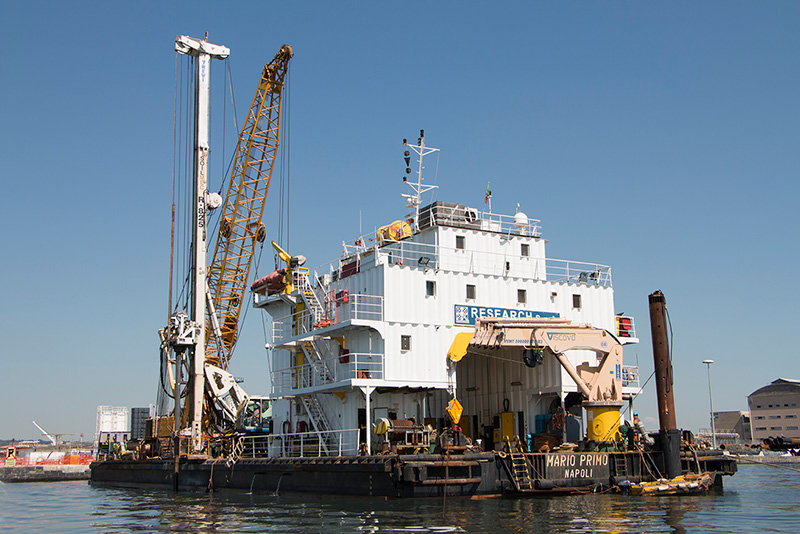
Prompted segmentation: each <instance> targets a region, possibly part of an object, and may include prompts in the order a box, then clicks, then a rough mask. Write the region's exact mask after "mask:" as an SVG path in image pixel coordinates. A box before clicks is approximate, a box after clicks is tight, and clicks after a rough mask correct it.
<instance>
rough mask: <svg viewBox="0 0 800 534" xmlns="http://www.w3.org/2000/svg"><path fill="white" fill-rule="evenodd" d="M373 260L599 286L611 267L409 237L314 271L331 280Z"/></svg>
mask: <svg viewBox="0 0 800 534" xmlns="http://www.w3.org/2000/svg"><path fill="white" fill-rule="evenodd" d="M374 264H386V265H397V266H403V267H411V268H417V269H440V270H444V271H452V272H459V273H471V274H483V275H490V276H515V277H520V278H530V279H534V280H544V281H549V282H566V283H573V284H587V285H596V286H603V287H610V286H611V285H612V280H611V267H609V266H607V265H601V264H599V263H590V262H582V261H571V260H558V259H551V258H536V257H532V256H522V255H521V254H509V253H498V252H481V251H477V250H470V249H455V248H446V247H441V246H436V245H430V244H426V243H416V242H413V241H409V240H404V241H397V242H393V243H389V244H385V245H383V246H375V247H373V248H370V249H366V250H364V251H362V252H359V253H356V254H353V255H351V256H347V257H344V258H342V259H340V260H337V261H335V262H332V263H329V264H325V265H323V266H321V267H319V268H318V269H317V272H320V273H323V274H327V275H328V276H329V277H330V280H331V281H336V280H343V279H345V278H347V277H349V276H352V275H354V274H356V273H358V272H360V271H361V268H362V266H363V267H364V268H366V267H368V266H372V265H374Z"/></svg>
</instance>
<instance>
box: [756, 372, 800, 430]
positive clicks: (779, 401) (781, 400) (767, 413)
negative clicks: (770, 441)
mask: <svg viewBox="0 0 800 534" xmlns="http://www.w3.org/2000/svg"><path fill="white" fill-rule="evenodd" d="M747 404H748V406H749V407H750V417H751V421H752V427H753V440H755V441H761V440H763V439H765V438H768V437H777V436H783V437H786V438H800V380H794V379H787V378H778V379H777V380H773V381H772V383H771V384H769V385H767V386H764V387H762V388H759V389H757V390H755V391H754V392H753V393H751V394H750V395H748V397H747Z"/></svg>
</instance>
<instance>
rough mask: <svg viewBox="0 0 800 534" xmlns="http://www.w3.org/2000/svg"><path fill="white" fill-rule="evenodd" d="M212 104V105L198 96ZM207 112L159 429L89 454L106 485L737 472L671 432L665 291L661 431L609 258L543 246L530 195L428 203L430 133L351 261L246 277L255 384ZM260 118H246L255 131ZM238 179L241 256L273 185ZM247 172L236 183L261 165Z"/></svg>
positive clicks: (579, 478) (372, 492)
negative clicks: (262, 378)
mask: <svg viewBox="0 0 800 534" xmlns="http://www.w3.org/2000/svg"><path fill="white" fill-rule="evenodd" d="M176 49H178V50H179V51H183V52H184V53H189V54H192V55H193V56H194V57H195V58H196V61H197V65H198V81H197V85H198V87H200V88H203V87H204V86H203V82H202V81H201V80H200V78H199V77H200V76H201V74H200V73H201V72H202V75H203V76H205V75H206V73H207V71H208V69H210V59H211V58H214V57H217V58H221V57H226V56H227V53H228V52H227V49H225V48H224V47H218V46H217V45H210V44H209V43H207V41H206V42H203V41H198V40H191V39H189V38H185V37H179V38H178V45H176ZM290 57H291V48H289V47H286V46H284V48H282V49H281V53H280V54H279V55H278V56H276V58H275V60H273V63H271V64H269V65H268V66H267V67H265V70H264V74H263V76H262V83H261V84H260V85H259V92H258V93H257V94H256V99H255V101H254V105H253V109H256V108H257V109H258V110H260V111H257V112H255V113H256V115H257V114H258V113H272V114H271V115H268V117H267V119H265V120H264V122H263V124H269V125H273V126H274V129H273V130H270V135H273V134H274V135H275V143H274V144H273V145H269V146H264V147H261V154H262V155H264V154H266V155H267V156H269V154H272V158H273V159H271V160H269V161H268V162H267V165H269V166H270V172H271V165H272V164H273V163H274V149H275V148H276V147H277V130H279V124H280V121H279V107H280V94H281V91H282V89H283V81H282V80H283V76H284V74H285V68H286V65H287V64H288V59H289V58H290ZM265 80H266V81H265ZM206 83H207V82H206ZM206 89H207V87H206ZM276 100H277V104H276ZM206 101H207V99H206V98H205V97H198V106H202V104H203V102H206ZM268 101H269V102H272V104H271V105H272V107H271V108H270V109H271V111H269V112H265V111H264V109H265V106H264V103H265V102H268ZM257 104H258V105H257ZM276 106H277V108H276ZM197 116H198V117H199V118H198V119H197V120H196V123H197V124H198V128H200V131H199V133H197V134H196V135H195V139H196V140H198V141H197V142H198V145H197V149H196V151H195V153H196V156H197V158H198V160H197V163H196V165H195V174H196V182H195V183H196V185H195V194H194V195H193V198H194V199H196V200H197V201H198V202H199V205H197V206H195V208H194V213H195V216H196V220H195V228H194V230H195V233H194V236H195V238H194V239H193V241H192V245H193V247H194V252H193V258H194V260H193V265H194V266H195V267H194V270H193V271H192V273H190V275H189V276H187V279H190V280H191V286H192V287H191V288H190V289H191V291H190V292H193V295H194V297H193V299H192V301H191V303H190V306H189V312H188V313H185V312H180V311H179V310H176V313H174V314H173V315H172V316H171V318H170V323H169V326H168V327H167V328H165V329H164V330H162V331H161V332H160V338H161V341H162V346H161V349H162V351H161V357H162V361H161V363H160V368H161V376H160V382H161V385H162V398H161V402H159V406H160V411H159V416H158V417H157V418H156V419H154V420H153V421H151V424H150V428H149V437H148V438H147V439H145V440H144V441H141V442H137V443H132V444H129V446H128V450H129V451H133V452H129V453H128V454H126V455H125V456H124V457H123V458H122V459H115V460H104V461H100V462H96V463H94V464H93V465H92V468H91V483H92V484H96V485H111V486H129V487H173V488H175V489H193V490H206V491H208V490H217V489H221V488H225V489H238V490H249V491H266V492H277V491H293V492H315V493H330V494H351V495H365V496H377V497H437V496H445V495H447V496H461V497H476V498H477V497H482V496H498V495H507V496H528V495H541V494H547V495H556V494H561V493H571V492H586V491H607V490H609V489H620V488H624V487H626V486H629V485H630V484H636V483H641V482H651V481H655V480H659V479H662V478H665V477H668V478H675V477H678V476H681V475H689V474H699V473H713V474H714V475H731V474H733V473H734V472H735V471H736V462H735V460H734V459H733V458H731V457H727V456H723V455H721V454H719V455H711V456H708V455H706V456H698V455H697V454H696V450H695V449H694V447H693V445H692V443H691V435H690V434H688V433H681V431H680V430H678V429H677V426H676V421H675V412H674V403H672V399H671V395H672V387H671V386H672V384H671V376H672V374H671V369H670V366H671V359H670V358H671V355H670V354H669V349H668V343H667V338H666V333H665V332H666V329H665V328H664V326H665V319H664V310H665V308H664V306H665V301H664V298H663V295H662V294H661V293H660V292H656V293H654V294H652V295H651V296H650V300H651V329H652V332H653V340H654V341H653V346H654V356H655V361H656V373H657V376H656V382H657V387H658V388H659V415H660V429H659V431H658V432H655V433H653V434H652V435H651V434H650V433H648V432H647V431H646V429H644V427H643V426H642V424H641V423H640V422H638V421H637V420H636V417H635V414H634V412H633V400H634V398H635V396H636V395H637V394H638V393H639V392H640V383H639V372H638V368H637V367H636V366H634V365H626V364H624V363H623V353H624V346H627V345H632V344H635V343H638V338H637V335H636V324H635V321H634V318H633V317H630V316H625V315H621V314H618V313H617V312H616V309H615V306H614V293H613V284H612V278H611V268H610V267H609V266H606V265H601V264H597V263H592V262H584V261H566V260H558V259H552V258H548V257H547V255H546V251H545V245H546V242H547V241H546V239H545V237H544V234H543V231H542V226H541V222H540V221H539V220H536V219H533V218H530V217H528V215H527V214H526V213H524V212H523V211H521V209H520V208H521V204H522V203H524V202H525V197H524V195H521V196H520V197H519V202H520V205H518V209H517V211H516V213H514V214H512V215H503V214H498V213H495V212H493V210H492V205H491V191H490V190H489V188H488V186H487V191H486V195H485V197H484V198H483V201H484V202H483V205H482V206H478V207H471V206H468V205H465V204H461V203H450V202H442V201H436V202H430V203H428V204H425V203H423V198H425V197H427V196H428V194H429V193H430V192H431V191H432V190H433V189H435V188H436V187H437V186H433V185H428V184H427V183H425V181H424V180H425V178H424V168H425V167H424V165H423V160H424V158H425V157H426V156H428V157H430V156H432V155H433V154H434V153H435V152H437V151H438V149H435V148H431V147H429V146H427V145H426V143H425V135H424V132H422V131H421V132H420V136H419V139H418V140H417V142H416V143H409V142H408V141H407V140H404V141H403V149H402V150H403V154H402V157H403V160H404V161H405V164H406V169H405V172H406V178H404V179H403V182H404V183H405V184H406V185H407V186H408V187H409V190H408V192H407V194H404V195H403V198H404V199H405V204H406V208H407V210H408V211H407V212H406V213H404V214H402V216H401V217H398V218H396V219H389V220H386V221H383V224H382V225H381V226H380V227H379V228H378V229H377V230H376V231H375V232H374V233H370V234H369V235H361V236H357V237H356V238H355V239H352V240H350V241H346V242H344V243H343V247H342V253H341V255H340V257H339V258H336V259H335V260H334V261H332V262H329V263H327V264H325V265H324V266H323V267H320V268H317V269H315V270H311V269H309V268H306V267H305V266H304V263H305V257H304V256H302V255H299V254H297V255H295V254H291V253H290V252H289V251H286V250H284V248H283V247H281V245H280V244H279V243H277V242H274V241H273V243H272V244H273V247H274V249H275V252H276V263H278V264H277V265H275V270H274V272H272V273H271V274H269V275H267V276H265V277H263V278H261V279H259V280H256V281H255V282H253V284H252V285H251V286H250V298H251V304H252V306H253V307H254V308H255V309H257V310H261V311H263V313H265V314H266V322H267V324H268V325H269V326H270V328H269V331H268V339H267V340H266V344H267V349H268V353H269V357H270V360H271V365H270V374H269V380H268V382H269V384H270V391H269V393H268V394H267V395H264V396H262V397H255V396H249V395H247V394H246V393H245V392H244V390H243V389H242V388H241V387H240V386H238V384H237V382H236V380H235V379H234V378H233V375H232V374H231V373H230V367H229V364H230V358H231V355H232V347H233V345H234V344H235V340H236V336H237V328H238V311H236V310H232V308H235V307H236V306H239V305H241V302H242V301H244V300H246V299H245V298H244V297H245V296H244V291H245V284H244V282H245V281H246V279H247V273H249V264H246V265H245V266H244V267H242V266H241V265H240V266H238V267H236V268H235V269H232V271H231V272H233V275H232V276H226V273H227V272H228V271H226V267H225V266H224V265H223V266H222V267H221V268H220V270H219V271H216V270H215V269H216V268H215V265H216V261H217V260H216V257H217V256H216V255H215V260H214V262H212V265H211V267H210V269H208V272H209V273H210V274H209V277H208V280H206V279H205V278H204V277H205V275H206V269H204V268H203V267H199V268H198V267H196V266H205V265H206V261H205V238H206V236H205V229H206V228H207V227H209V226H210V225H209V224H208V222H207V220H206V218H207V216H208V209H211V207H212V206H213V204H215V202H212V201H211V196H210V194H209V193H208V191H207V190H206V181H207V178H206V176H205V175H204V174H203V172H204V170H205V169H206V168H209V167H208V165H207V164H208V161H207V157H208V146H207V132H205V131H202V128H204V127H206V126H207V125H206V124H205V123H204V120H202V117H204V116H206V117H207V109H206V110H205V111H202V109H201V111H199V112H198V115H197ZM259 124H262V123H261V122H260V120H259V119H258V118H255V119H253V120H251V118H248V121H247V124H246V125H245V130H246V129H247V128H248V125H250V126H251V127H252V128H256V129H257V128H258V127H259V126H258V125H259ZM245 130H243V132H242V137H241V138H240V147H241V146H242V145H243V144H244V145H247V146H248V147H250V148H252V143H253V142H254V141H253V139H254V138H256V137H258V136H256V135H254V134H253V131H255V130H252V131H251V132H250V133H247V132H246V131H245ZM252 152H253V150H251V149H247V150H242V151H241V153H242V154H245V156H243V157H245V158H247V157H251V156H248V155H247V154H251V153H252ZM412 153H413V155H412ZM412 158H416V159H415V162H414V163H415V165H416V171H415V172H414V171H412V168H411V165H412V163H411V160H412ZM265 159H268V158H266V156H265V157H263V158H262V159H261V160H259V161H261V162H263V161H264V160H265ZM260 165H262V163H259V169H261V166H260ZM236 167H237V169H246V168H247V161H245V162H244V163H243V164H242V165H239V164H238V163H237V165H236ZM236 172H237V171H234V177H233V178H232V180H231V189H230V190H229V194H228V198H227V199H226V202H225V206H226V208H225V211H224V212H223V214H222V215H221V222H220V224H219V228H220V230H219V235H218V242H217V252H219V251H220V250H223V251H230V250H231V248H230V247H231V246H232V244H231V243H233V242H234V241H235V240H236V239H237V225H238V227H240V228H242V229H244V230H243V232H244V234H242V235H243V237H242V236H241V235H240V236H238V239H239V241H240V242H239V245H237V246H240V245H241V242H246V243H248V244H249V245H252V246H255V244H256V243H257V242H263V241H264V236H265V231H263V224H262V223H261V221H260V216H261V214H260V212H259V213H258V217H257V218H256V219H252V220H251V219H247V217H244V218H242V214H243V213H244V214H245V215H246V216H248V217H249V216H252V215H253V212H254V211H258V208H257V207H254V206H255V205H257V204H258V203H257V202H256V201H255V199H256V197H258V198H260V199H261V201H262V202H263V197H264V196H265V195H266V192H265V191H263V192H262V193H259V194H258V195H254V196H252V197H250V198H249V199H248V200H247V201H246V202H245V203H244V204H245V205H246V206H247V207H246V208H241V206H242V204H241V203H240V204H238V205H233V207H232V208H231V210H230V211H228V208H227V207H228V206H229V205H231V204H232V203H234V202H238V200H236V198H239V197H240V196H241V194H242V190H236V189H235V185H236V183H237V180H236V179H235V178H236ZM240 172H241V173H243V174H240V178H241V180H240V182H238V183H246V182H247V178H248V177H250V178H252V175H247V174H246V172H245V171H244V170H242V171H240ZM259 172H261V173H262V174H264V172H265V171H262V170H260V171H259ZM268 178H269V177H268V175H267V176H266V184H267V185H268V181H269V180H268ZM251 185H252V183H251ZM253 187H255V186H253ZM231 191H234V193H233V195H232V193H231ZM237 191H238V192H237ZM259 195H260V196H259ZM232 196H233V197H236V198H234V199H232V198H231V197H232ZM217 204H218V203H217ZM237 206H238V207H237ZM207 208H208V209H207ZM227 213H230V214H231V215H230V216H228V215H226V214H227ZM241 220H245V222H244V223H241V222H240V221H241ZM220 243H222V244H220ZM198 249H199V250H198ZM237 250H238V249H237ZM238 254H239V256H237V257H241V256H243V255H247V254H245V253H243V252H241V251H239V252H238ZM223 255H224V256H225V257H228V256H227V255H226V254H223ZM215 273H217V274H216V275H215ZM226 281H231V284H232V285H230V286H225V284H226ZM234 282H235V283H234ZM206 286H208V288H209V291H208V292H207V291H206V290H205V288H206ZM236 288H241V290H240V289H236ZM170 308H171V309H173V306H172V305H171V306H170ZM665 351H666V352H665ZM182 373H186V376H183V375H182ZM169 397H171V398H172V400H173V401H174V402H173V405H172V406H171V407H169V406H168V405H167V404H166V403H165V402H164V399H166V398H169ZM714 478H715V480H716V484H718V485H719V484H721V480H722V477H721V476H715V477H714Z"/></svg>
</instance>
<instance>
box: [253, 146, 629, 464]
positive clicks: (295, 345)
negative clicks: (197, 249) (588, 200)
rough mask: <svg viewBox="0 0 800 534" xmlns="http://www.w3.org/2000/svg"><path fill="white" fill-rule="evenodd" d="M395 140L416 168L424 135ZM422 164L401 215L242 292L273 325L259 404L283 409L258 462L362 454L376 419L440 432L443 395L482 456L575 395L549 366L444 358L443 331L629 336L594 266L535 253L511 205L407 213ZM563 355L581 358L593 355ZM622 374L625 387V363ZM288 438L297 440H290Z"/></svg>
mask: <svg viewBox="0 0 800 534" xmlns="http://www.w3.org/2000/svg"><path fill="white" fill-rule="evenodd" d="M407 146H408V148H410V149H412V150H414V152H415V153H416V154H417V155H418V156H419V157H420V160H421V159H422V156H424V154H427V153H428V152H429V151H432V150H435V149H430V148H428V147H425V145H424V137H420V140H419V142H418V144H417V145H407ZM408 154H409V153H408V152H406V156H407V157H408ZM406 162H407V165H408V159H407V160H406ZM422 170H423V166H422V162H421V161H420V163H419V171H418V173H417V181H416V182H415V183H410V184H409V185H410V186H411V188H412V193H413V194H411V195H404V196H405V197H406V199H407V205H408V207H409V208H411V209H412V212H411V214H409V215H408V216H407V217H405V218H403V219H401V220H398V221H395V222H394V223H392V222H391V221H386V222H387V223H390V224H387V226H385V227H382V228H381V229H380V230H379V231H378V232H377V235H375V236H372V237H360V238H358V239H356V240H354V241H351V242H348V243H346V244H345V246H344V250H343V254H342V256H341V257H340V258H339V259H337V260H336V261H334V262H332V263H330V264H328V265H326V266H325V267H323V268H320V269H317V271H316V272H314V273H311V272H309V271H308V270H305V269H303V268H300V267H297V266H296V267H295V268H291V266H287V267H290V269H289V273H288V276H291V281H290V282H291V283H290V286H289V287H288V288H287V289H286V290H284V291H278V292H276V293H275V294H269V293H270V292H268V291H267V289H266V288H264V287H262V288H261V289H260V290H259V291H261V292H256V293H255V295H254V298H255V300H254V303H255V306H256V307H257V308H262V309H264V310H265V311H266V312H267V313H268V314H269V316H270V318H271V324H272V327H273V328H272V337H271V339H270V340H268V346H269V347H270V348H271V349H272V397H273V399H275V400H277V399H287V400H289V401H291V402H290V403H285V404H284V405H283V406H285V407H284V408H281V407H280V406H281V403H280V402H278V403H276V404H275V405H274V412H273V418H274V428H273V433H274V436H273V438H272V440H271V450H270V454H273V455H299V454H302V455H313V454H315V451H316V452H319V453H322V454H337V453H341V454H356V453H357V452H358V450H359V449H361V450H362V451H364V450H374V449H375V446H376V445H377V444H378V440H376V438H375V436H373V435H372V432H368V431H367V430H368V429H371V428H372V425H373V424H374V423H375V422H376V421H377V420H378V419H380V418H387V419H410V418H413V419H415V420H416V421H417V422H423V421H424V422H425V423H428V424H431V425H432V426H434V427H439V428H441V427H442V426H443V425H444V424H445V420H444V417H445V415H444V409H445V407H446V405H447V403H448V401H449V400H450V399H451V398H453V397H456V398H458V400H459V401H460V402H461V403H462V404H463V407H464V415H463V416H462V419H461V421H460V423H459V424H460V426H461V427H462V429H463V431H464V433H465V434H466V435H467V436H468V437H470V438H472V439H473V440H476V439H484V443H485V445H484V446H485V448H491V447H490V445H489V444H487V440H488V441H489V443H492V442H494V443H496V442H498V441H499V440H498V439H497V437H496V436H497V435H498V433H497V432H494V431H495V430H499V429H500V428H499V427H500V426H501V425H506V428H505V429H504V432H505V433H510V432H511V431H512V429H511V428H510V427H508V425H513V433H514V435H520V436H524V435H525V434H534V433H535V432H536V431H537V428H536V426H537V424H539V423H538V422H537V421H539V420H541V417H540V418H539V419H538V420H537V416H546V415H548V414H550V413H552V412H553V409H554V406H564V405H566V406H567V407H569V405H570V399H569V398H568V395H569V394H570V393H574V392H577V387H576V386H575V384H574V383H573V381H572V379H571V378H570V377H569V375H567V373H566V372H565V371H564V370H563V369H562V367H561V366H560V365H559V364H558V363H557V362H556V361H555V360H554V359H545V361H544V362H543V364H542V365H541V366H538V367H536V368H529V367H527V366H526V365H525V364H524V363H523V362H522V361H521V360H520V361H510V360H504V359H499V358H492V357H490V356H486V355H483V356H480V355H470V356H469V357H466V358H464V359H463V360H462V361H460V362H458V363H454V362H451V361H449V360H448V358H447V353H448V349H449V348H450V346H451V344H452V343H453V340H454V338H455V336H456V334H457V333H459V332H468V331H472V329H473V327H474V324H475V318H477V317H486V316H488V317H509V318H513V317H559V318H564V319H570V320H572V321H573V322H575V323H591V324H592V325H594V326H596V327H600V328H604V329H607V330H608V331H610V332H612V333H614V334H615V335H617V336H618V337H619V339H620V340H621V341H622V342H623V343H630V342H636V341H637V339H636V337H635V331H634V329H633V320H632V318H628V317H617V316H616V315H615V311H614V294H613V288H612V283H611V269H610V268H609V267H608V266H605V265H598V264H593V263H583V262H572V261H563V260H553V259H548V258H547V256H546V253H545V239H544V238H543V237H542V235H541V228H540V221H538V220H535V219H530V218H528V217H527V215H525V214H524V213H522V212H519V211H518V212H517V213H516V214H514V215H509V216H507V215H498V214H494V213H491V210H489V212H484V211H482V210H479V209H475V208H471V207H468V206H464V205H461V204H452V203H447V202H435V203H433V204H430V205H427V206H424V207H421V206H420V194H421V192H423V191H424V190H425V188H430V187H431V186H424V185H422V172H423V171H422ZM489 205H490V204H489ZM299 252H302V251H299ZM273 291H275V290H274V289H273ZM287 291H289V292H288V293H287ZM569 359H570V360H571V361H572V363H573V364H574V365H578V364H580V363H581V362H584V361H587V362H590V363H592V364H594V363H595V361H596V355H595V353H593V352H587V351H583V352H580V351H578V352H573V353H571V354H569ZM622 373H623V375H624V376H623V382H624V383H625V384H628V386H629V387H628V390H626V391H628V392H630V390H631V389H632V388H631V387H630V386H631V385H633V383H634V382H636V381H638V376H637V373H636V369H635V368H631V367H624V368H623V369H622ZM576 394H577V393H576ZM575 405H576V404H575V403H573V406H575ZM577 406H578V408H577V409H573V413H576V412H578V411H579V410H580V408H579V402H578V403H577ZM509 414H511V415H509ZM578 424H579V425H582V426H585V422H584V423H581V422H580V421H578ZM500 435H505V434H500ZM509 435H510V434H509ZM298 436H306V437H305V439H304V440H303V443H302V444H299V442H298ZM493 436H494V437H493Z"/></svg>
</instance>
